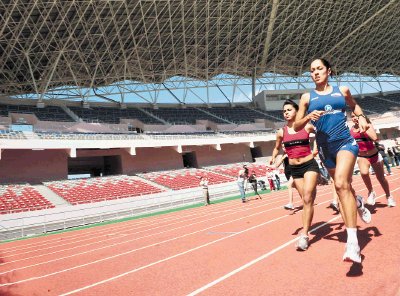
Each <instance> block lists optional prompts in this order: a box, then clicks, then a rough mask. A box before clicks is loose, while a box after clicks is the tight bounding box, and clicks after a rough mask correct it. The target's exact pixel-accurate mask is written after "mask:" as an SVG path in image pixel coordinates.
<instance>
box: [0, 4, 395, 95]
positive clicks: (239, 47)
mask: <svg viewBox="0 0 400 296" xmlns="http://www.w3.org/2000/svg"><path fill="white" fill-rule="evenodd" d="M0 12H1V14H0V24H1V25H0V52H1V59H0V60H1V63H0V68H1V69H0V91H1V92H2V93H3V94H10V95H12V94H24V93H42V92H46V91H47V90H48V89H50V88H54V87H57V86H63V85H71V86H79V87H83V86H84V87H90V88H92V87H98V86H104V85H109V84H111V83H113V82H117V81H126V80H132V81H141V82H144V83H151V82H162V81H164V80H165V79H168V78H169V77H173V76H185V77H194V78H198V79H201V80H208V79H211V78H212V77H214V76H216V75H218V74H220V73H226V74H233V75H240V76H245V77H249V76H261V75H262V74H263V73H265V72H271V73H281V74H286V75H290V76H298V75H301V73H304V72H306V71H307V70H308V68H309V63H310V61H311V60H312V59H314V58H315V57H320V56H322V57H327V58H328V59H331V60H332V61H333V64H334V66H335V70H336V71H337V72H339V73H344V72H346V73H358V74H361V75H370V76H378V75H380V74H385V73H387V74H392V75H396V76H398V75H399V74H400V30H399V24H400V1H398V0H385V1H377V0H269V1H267V0H263V1H261V0H259V1H257V0H247V1H246V0H241V1H238V0H237V1H235V0H226V1H213V0H198V1H193V0H179V1H178V0H169V1H168V0H152V1H150V0H142V1H129V0H114V1H111V0H97V1H88V0H82V1H78V0H76V1H75V0H63V1H57V0H52V1H50V0H49V1H44V0H43V1H39V0H23V1H20V0H15V1H11V0H2V1H1V2H0Z"/></svg>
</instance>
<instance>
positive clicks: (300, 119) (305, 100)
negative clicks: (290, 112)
mask: <svg viewBox="0 0 400 296" xmlns="http://www.w3.org/2000/svg"><path fill="white" fill-rule="evenodd" d="M309 102H310V93H305V94H302V96H301V99H300V103H299V111H297V114H296V121H295V122H294V123H293V129H294V130H295V131H296V132H298V131H300V130H302V129H303V128H304V127H305V126H306V125H307V123H309V122H310V121H311V120H318V119H319V118H320V117H321V115H322V114H323V113H324V111H317V110H314V111H313V112H311V113H310V114H308V115H306V112H307V109H308V104H309Z"/></svg>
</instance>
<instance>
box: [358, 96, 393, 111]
mask: <svg viewBox="0 0 400 296" xmlns="http://www.w3.org/2000/svg"><path fill="white" fill-rule="evenodd" d="M357 102H358V103H359V104H360V106H361V108H363V109H365V110H367V111H371V112H369V113H379V114H383V113H385V112H390V111H400V105H399V104H396V103H395V102H393V103H391V102H388V101H387V100H386V97H385V99H380V98H379V97H365V98H362V99H357ZM366 113H367V114H368V112H366Z"/></svg>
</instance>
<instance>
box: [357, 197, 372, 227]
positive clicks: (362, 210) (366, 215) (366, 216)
mask: <svg viewBox="0 0 400 296" xmlns="http://www.w3.org/2000/svg"><path fill="white" fill-rule="evenodd" d="M357 201H358V202H357V212H358V214H359V215H360V218H361V220H363V222H364V223H367V224H368V223H370V222H371V219H372V218H371V212H370V211H369V210H368V209H367V208H366V207H364V201H363V198H362V196H359V195H357ZM358 205H360V206H358Z"/></svg>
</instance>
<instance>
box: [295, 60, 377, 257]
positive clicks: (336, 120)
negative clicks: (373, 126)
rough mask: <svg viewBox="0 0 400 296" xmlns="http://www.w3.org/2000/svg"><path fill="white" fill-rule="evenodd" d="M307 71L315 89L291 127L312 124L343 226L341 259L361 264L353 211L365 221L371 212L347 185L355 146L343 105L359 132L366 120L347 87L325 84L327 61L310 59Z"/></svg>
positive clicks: (365, 126)
mask: <svg viewBox="0 0 400 296" xmlns="http://www.w3.org/2000/svg"><path fill="white" fill-rule="evenodd" d="M310 72H311V78H312V80H313V81H314V83H315V89H314V90H312V91H311V92H309V93H305V94H303V95H302V96H301V99H300V104H299V105H300V107H299V112H297V116H296V121H295V123H294V130H295V131H300V130H302V129H303V128H304V127H305V126H307V125H308V124H309V123H310V122H311V123H312V124H313V125H314V126H315V128H316V141H317V144H318V153H319V156H320V159H321V160H322V161H323V162H324V165H325V167H326V168H327V169H328V171H329V174H330V175H331V177H332V178H333V181H334V184H335V188H336V192H337V194H338V196H339V199H340V204H341V209H342V211H341V214H342V217H343V221H344V223H345V225H346V231H347V243H346V250H345V253H344V256H343V260H344V261H351V262H357V263H361V255H360V246H359V244H358V238H357V211H358V213H359V214H360V217H361V219H362V220H363V221H364V222H366V223H369V222H370V221H371V213H370V212H369V211H368V209H366V208H365V207H364V203H363V198H362V197H361V196H356V194H355V191H354V189H353V187H352V185H351V182H352V174H353V169H354V164H355V162H356V158H357V155H358V145H357V143H356V141H355V140H354V138H353V137H352V136H351V135H350V130H349V128H348V126H347V117H346V105H348V106H349V107H350V109H351V110H352V111H353V112H354V114H355V115H356V116H357V118H358V120H359V128H360V131H361V132H365V131H366V130H367V129H368V122H367V120H366V118H365V116H364V114H363V111H362V109H361V107H360V106H359V105H358V104H357V102H356V101H355V100H354V99H353V97H352V96H351V93H350V90H349V88H348V87H345V86H341V87H337V86H331V85H330V84H329V76H331V75H332V68H331V65H330V63H329V62H328V61H327V60H325V59H322V58H321V59H316V60H314V61H313V62H312V63H311V66H310Z"/></svg>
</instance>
